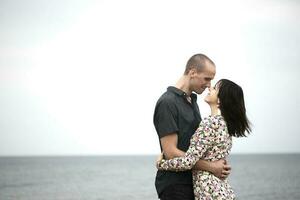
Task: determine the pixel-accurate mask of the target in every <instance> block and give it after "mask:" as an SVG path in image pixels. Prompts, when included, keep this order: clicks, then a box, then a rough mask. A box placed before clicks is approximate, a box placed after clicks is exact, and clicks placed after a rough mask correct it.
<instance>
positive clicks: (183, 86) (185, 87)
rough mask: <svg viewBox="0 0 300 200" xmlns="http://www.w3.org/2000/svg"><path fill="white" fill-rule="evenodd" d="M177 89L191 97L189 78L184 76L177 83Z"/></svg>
mask: <svg viewBox="0 0 300 200" xmlns="http://www.w3.org/2000/svg"><path fill="white" fill-rule="evenodd" d="M175 87H176V88H178V89H180V90H182V91H184V92H185V93H186V94H187V95H188V96H191V94H192V91H191V89H190V85H189V78H188V77H187V76H185V75H183V76H182V77H181V78H180V79H179V80H178V81H177V83H176V85H175Z"/></svg>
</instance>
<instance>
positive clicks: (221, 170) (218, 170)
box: [210, 160, 231, 180]
mask: <svg viewBox="0 0 300 200" xmlns="http://www.w3.org/2000/svg"><path fill="white" fill-rule="evenodd" d="M210 164H211V169H210V171H211V173H213V174H214V175H215V176H216V177H218V178H219V179H222V180H224V179H226V178H227V177H228V176H229V174H230V171H231V167H230V165H229V164H227V161H226V160H217V161H213V162H211V163H210Z"/></svg>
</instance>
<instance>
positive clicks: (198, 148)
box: [157, 119, 214, 171]
mask: <svg viewBox="0 0 300 200" xmlns="http://www.w3.org/2000/svg"><path fill="white" fill-rule="evenodd" d="M212 133H213V130H212V128H211V125H210V120H206V119H203V120H202V122H201V123H200V126H199V128H198V129H197V130H196V132H195V134H194V135H193V136H192V138H191V142H190V146H189V149H188V150H187V152H186V153H185V155H184V156H182V157H176V158H173V159H170V160H165V159H162V160H160V161H158V162H157V168H158V169H159V170H170V171H185V170H190V169H192V168H193V167H194V165H195V164H196V162H197V161H198V160H199V159H201V158H202V157H203V154H204V153H205V152H206V150H207V148H208V147H209V146H210V145H211V142H212V140H213V138H214V137H213V135H212Z"/></svg>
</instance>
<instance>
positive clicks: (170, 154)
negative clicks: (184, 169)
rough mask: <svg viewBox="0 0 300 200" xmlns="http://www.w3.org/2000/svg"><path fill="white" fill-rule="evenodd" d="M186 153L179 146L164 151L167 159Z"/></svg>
mask: <svg viewBox="0 0 300 200" xmlns="http://www.w3.org/2000/svg"><path fill="white" fill-rule="evenodd" d="M184 155H185V152H184V151H181V150H180V149H177V148H172V149H168V150H167V151H164V156H165V158H166V159H173V158H175V157H181V156H184Z"/></svg>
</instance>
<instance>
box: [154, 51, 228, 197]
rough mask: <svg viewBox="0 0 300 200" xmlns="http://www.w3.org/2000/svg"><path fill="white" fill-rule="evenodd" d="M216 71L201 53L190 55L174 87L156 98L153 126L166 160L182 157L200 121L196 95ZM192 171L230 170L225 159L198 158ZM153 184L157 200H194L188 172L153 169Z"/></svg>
mask: <svg viewBox="0 0 300 200" xmlns="http://www.w3.org/2000/svg"><path fill="white" fill-rule="evenodd" d="M215 73H216V67H215V64H214V63H213V61H212V60H211V59H209V58H208V57H207V56H205V55H203V54H196V55H193V56H192V57H191V58H190V59H189V60H188V62H187V64H186V68H185V71H184V74H183V75H182V76H181V78H180V79H179V80H178V82H177V83H176V85H175V86H170V87H168V89H167V91H166V92H165V93H164V94H163V95H162V96H161V97H160V98H159V100H158V101H157V104H156V107H155V111H154V125H155V129H156V131H157V134H158V136H159V139H160V147H161V150H162V151H163V154H164V156H165V158H166V159H170V158H174V157H179V156H183V155H184V153H185V151H186V150H187V149H188V147H189V144H190V139H191V136H192V135H193V134H194V132H195V131H196V129H197V128H198V126H199V123H200V121H201V116H200V112H199V108H198V105H197V95H196V94H195V93H197V94H201V93H202V92H203V91H204V90H205V89H206V88H208V87H210V85H211V80H212V79H213V78H214V76H215ZM194 170H205V171H209V172H211V173H213V174H214V175H215V176H217V177H219V178H221V179H224V178H227V176H228V175H229V173H230V166H229V165H227V164H226V161H225V160H219V161H214V162H208V161H205V160H199V161H198V162H197V164H196V166H195V168H194ZM155 187H156V190H157V193H158V196H159V198H160V199H161V200H177V199H178V200H194V193H193V183H192V174H191V171H185V172H172V171H157V174H156V180H155Z"/></svg>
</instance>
